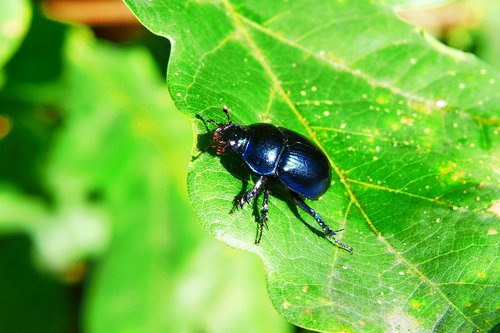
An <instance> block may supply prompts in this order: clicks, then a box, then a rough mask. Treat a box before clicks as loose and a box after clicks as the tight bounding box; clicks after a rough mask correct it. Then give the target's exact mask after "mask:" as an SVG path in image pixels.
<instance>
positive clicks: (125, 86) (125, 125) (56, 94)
mask: <svg viewBox="0 0 500 333" xmlns="http://www.w3.org/2000/svg"><path fill="white" fill-rule="evenodd" d="M146 37H152V36H151V35H150V36H146ZM156 42H157V44H158V46H157V47H158V50H159V52H158V54H159V55H160V57H161V59H162V60H165V59H166V56H167V54H166V53H167V51H168V45H167V44H168V43H167V42H166V41H165V40H163V39H159V38H157V39H156ZM136 43H137V44H140V45H141V46H135V47H133V46H131V45H128V44H127V45H116V44H111V43H109V42H104V41H102V40H98V39H96V38H95V37H93V36H92V33H91V32H90V31H89V30H88V29H82V28H81V27H79V28H75V27H71V26H68V25H66V24H61V23H56V22H54V21H52V20H48V19H47V18H45V17H44V15H43V14H41V13H40V12H39V11H38V10H36V7H35V10H34V17H33V23H32V29H31V30H30V31H29V33H28V35H27V36H26V39H25V40H24V42H23V44H22V46H21V47H20V48H19V50H18V52H17V53H16V55H15V56H14V57H13V58H12V59H11V61H9V63H8V64H7V65H6V67H5V69H6V73H7V74H8V75H6V77H7V79H8V80H7V81H6V84H5V86H4V87H3V88H2V89H1V90H0V120H7V121H8V124H9V127H8V128H7V130H5V132H2V133H4V135H3V136H1V137H0V161H1V163H0V175H1V176H0V250H1V251H0V252H1V255H0V263H1V265H0V282H1V284H2V286H4V287H5V288H4V289H5V290H3V291H2V293H1V297H0V313H1V314H2V315H1V316H0V327H2V330H4V331H8V332H33V331H37V332H79V331H82V330H84V331H97V332H99V331H103V332H107V333H108V332H126V331H131V332H137V331H138V330H139V331H144V330H149V331H152V332H156V331H167V332H168V331H172V332H174V331H175V332H179V331H182V332H199V331H200V330H201V329H203V330H204V331H206V332H235V331H239V332H241V331H243V332H289V331H290V330H291V329H292V326H291V325H290V324H288V323H287V322H286V321H285V320H284V319H283V318H282V317H281V316H279V315H278V314H277V313H276V311H275V310H274V309H273V307H272V305H271V304H270V302H269V301H268V297H267V290H266V288H265V284H264V281H263V280H262V279H261V277H262V276H263V275H264V272H263V267H262V265H261V264H260V261H259V260H258V258H255V256H253V255H252V254H250V253H241V252H236V251H235V250H232V249H229V248H227V247H225V246H223V245H222V244H220V243H219V242H216V241H215V240H213V239H211V238H209V237H208V235H207V234H206V233H205V232H204V231H203V230H202V229H201V227H200V225H199V223H198V221H197V219H196V217H195V215H194V213H193V210H192V207H191V204H190V202H189V200H188V197H187V190H186V177H187V165H188V162H189V154H190V153H189V152H190V148H191V146H192V141H193V140H192V131H191V130H190V125H189V121H188V119H187V118H186V117H185V116H184V115H182V114H181V113H179V112H178V111H177V110H176V109H175V107H174V105H173V103H172V101H171V99H170V97H169V93H168V91H167V89H166V87H165V83H164V80H163V79H162V78H161V75H160V71H159V70H158V69H157V67H156V64H155V63H154V61H153V59H152V56H151V53H150V52H149V50H148V49H146V48H145V47H144V46H143V44H142V43H140V42H138V41H136ZM1 125H3V123H0V126H1ZM0 130H3V128H0ZM33 259H35V260H33ZM234 272H237V273H234ZM241 285H245V286H248V287H249V288H240V286H241ZM193 292H195V293H194V294H193ZM201 310H203V311H201ZM80 316H81V317H82V318H80ZM242 323H243V324H245V325H246V327H245V328H244V329H241V327H240V325H241V324H242Z"/></svg>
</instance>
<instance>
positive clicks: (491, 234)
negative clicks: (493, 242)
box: [488, 228, 498, 236]
mask: <svg viewBox="0 0 500 333" xmlns="http://www.w3.org/2000/svg"><path fill="white" fill-rule="evenodd" d="M497 233H498V231H497V229H495V228H489V229H488V236H493V235H496V234H497Z"/></svg>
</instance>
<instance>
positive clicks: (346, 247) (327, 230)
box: [290, 192, 353, 254]
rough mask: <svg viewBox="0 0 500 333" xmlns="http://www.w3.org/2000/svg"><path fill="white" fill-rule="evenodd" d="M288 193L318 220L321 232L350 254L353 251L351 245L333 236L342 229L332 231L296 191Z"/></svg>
mask: <svg viewBox="0 0 500 333" xmlns="http://www.w3.org/2000/svg"><path fill="white" fill-rule="evenodd" d="M290 193H291V195H292V197H293V200H294V201H295V203H296V204H297V205H298V206H299V207H300V208H302V210H303V211H305V212H306V213H307V214H309V215H311V216H312V217H313V218H314V219H315V220H316V222H318V224H319V225H320V227H321V229H323V232H324V233H325V235H326V236H327V237H328V238H330V239H332V240H333V241H334V242H335V243H336V244H337V245H338V246H339V247H341V248H343V249H344V250H346V251H349V252H350V253H351V254H352V252H353V248H352V247H350V246H349V245H347V244H344V243H343V242H342V241H340V240H339V239H337V238H335V235H336V234H337V233H338V232H339V231H342V230H343V229H340V230H337V231H333V230H332V229H330V227H329V226H328V225H327V224H326V223H325V221H323V219H322V218H321V217H320V216H319V215H318V214H317V213H316V212H315V211H314V209H312V208H311V207H309V206H308V205H307V204H306V203H305V201H304V200H303V199H302V198H301V197H300V196H299V195H297V194H296V193H293V192H290Z"/></svg>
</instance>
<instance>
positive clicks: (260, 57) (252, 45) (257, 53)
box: [223, 0, 477, 327]
mask: <svg viewBox="0 0 500 333" xmlns="http://www.w3.org/2000/svg"><path fill="white" fill-rule="evenodd" d="M223 3H224V5H225V7H226V8H227V10H228V14H229V16H230V17H231V19H232V20H233V22H234V24H235V26H236V27H237V28H239V29H240V31H241V33H242V35H243V36H244V38H245V40H246V41H247V43H248V44H249V45H248V46H249V49H250V52H251V53H252V54H253V56H254V57H255V59H256V60H257V61H258V62H259V63H260V64H261V66H262V67H263V68H264V71H265V72H266V74H267V75H268V76H269V78H270V79H271V81H272V82H273V84H274V86H273V89H276V91H278V92H279V94H280V95H281V97H282V99H283V101H284V102H285V103H286V104H287V105H288V106H289V107H290V109H291V110H292V112H293V113H294V115H295V116H296V117H297V119H298V120H299V121H300V123H301V124H302V125H303V126H304V128H305V129H306V131H307V132H308V133H309V136H310V137H311V138H312V139H313V141H314V142H315V143H316V144H317V145H318V146H319V147H320V148H321V149H322V150H323V151H325V149H324V148H323V146H322V144H321V142H319V141H318V139H317V137H316V133H315V132H314V131H313V130H312V128H311V127H310V126H309V124H308V123H307V121H306V119H305V118H304V117H303V116H302V115H301V114H300V112H299V111H298V110H297V108H296V107H295V104H294V103H293V102H292V101H291V99H290V97H289V96H288V95H287V94H286V92H285V91H284V89H283V87H282V86H281V83H280V80H279V79H278V76H277V75H276V74H275V73H274V71H273V70H272V68H271V66H270V64H269V62H268V61H267V59H266V57H265V55H264V53H263V52H262V50H261V49H260V48H259V46H258V45H257V44H256V42H255V41H254V39H253V38H252V36H251V34H250V33H249V31H248V30H247V28H246V26H245V25H244V24H243V22H242V21H241V19H243V20H245V22H247V23H249V24H250V25H252V26H254V27H257V28H258V29H259V30H261V31H264V32H266V33H267V34H268V35H270V36H272V37H274V38H276V39H277V40H278V41H281V42H283V43H286V44H288V45H290V46H292V47H295V48H297V49H299V50H301V51H303V52H305V53H307V54H310V55H311V56H313V57H316V55H315V54H313V53H312V52H310V51H309V50H307V49H304V48H302V47H300V46H299V45H295V44H293V43H292V42H290V41H288V40H286V39H283V38H282V37H280V36H278V35H276V34H274V33H272V31H269V30H268V29H266V28H264V27H262V26H260V25H259V24H257V23H256V22H254V21H252V20H250V19H248V18H246V17H245V16H243V15H241V14H240V13H238V12H237V11H236V9H235V8H234V7H233V6H232V4H231V3H230V1H229V0H223ZM240 18H241V19H240ZM316 58H317V57H316ZM329 64H330V65H331V66H332V67H334V68H336V69H340V70H344V71H348V72H350V73H351V74H352V75H355V76H358V77H361V78H362V79H365V80H366V81H368V83H370V82H374V83H377V85H376V86H383V85H380V84H378V82H377V81H376V80H375V79H373V78H371V77H369V76H366V75H364V74H363V75H360V74H358V73H354V71H352V70H350V69H349V68H344V67H343V68H337V67H338V66H337V65H338V64H334V63H330V62H329ZM384 88H385V89H388V90H390V91H391V92H393V93H395V94H399V95H401V96H403V97H405V98H407V99H411V98H414V100H415V101H420V102H422V101H424V102H425V103H426V104H430V106H432V107H435V106H434V105H433V103H431V101H429V100H427V99H424V98H422V97H419V96H416V95H413V94H409V93H406V95H405V94H404V93H405V92H403V91H401V90H400V89H398V88H396V90H395V91H393V90H391V89H390V88H389V87H385V86H384ZM326 156H327V157H328V160H329V161H330V163H331V165H332V167H333V169H334V171H335V173H336V174H337V176H338V177H339V178H340V181H341V182H342V184H344V187H345V189H346V191H347V193H348V195H349V198H350V200H351V201H352V202H353V203H354V205H355V206H356V207H357V208H358V210H359V211H360V213H361V215H362V216H363V218H364V219H365V221H366V223H367V224H368V225H369V227H370V229H372V230H373V232H374V233H375V235H377V238H378V239H380V240H381V241H382V242H383V243H384V245H385V246H386V247H387V249H388V250H389V251H390V252H391V253H393V254H394V255H395V256H396V257H397V258H398V259H399V260H400V261H401V262H402V263H404V264H405V265H406V266H407V267H408V268H409V269H410V270H411V271H413V272H414V273H415V274H416V275H417V276H418V277H419V278H420V279H421V280H422V281H423V282H424V283H426V284H427V285H429V286H430V287H431V288H432V289H433V290H435V291H436V292H437V293H438V294H439V295H440V296H441V297H442V299H443V300H445V301H446V303H448V304H449V305H450V306H451V307H452V308H453V309H454V310H455V311H456V312H457V313H459V314H460V315H461V316H462V317H463V318H464V319H465V320H466V321H468V322H469V323H470V324H471V325H473V326H474V327H477V325H476V324H475V323H474V322H473V321H472V320H471V319H470V318H469V317H467V316H466V315H465V313H463V312H462V311H461V310H460V309H459V308H458V306H457V305H455V303H454V302H452V301H451V300H450V299H449V298H448V297H447V296H446V294H445V293H444V292H443V291H442V290H441V289H440V288H439V287H438V286H437V285H436V284H435V283H433V282H432V281H431V280H430V279H429V278H428V277H427V276H426V275H425V274H424V273H423V272H421V271H420V270H419V269H418V268H417V267H416V266H415V265H413V264H412V263H411V262H410V261H409V260H408V259H406V257H404V256H403V255H402V254H401V253H400V252H399V251H397V250H396V248H394V247H393V246H392V245H391V243H390V242H389V241H388V240H387V239H385V238H384V237H383V236H382V234H381V232H380V231H379V230H378V229H377V228H376V227H375V225H374V224H373V221H372V220H371V219H370V217H369V216H368V214H367V213H366V211H365V210H364V209H363V207H362V206H361V204H360V202H359V201H358V199H357V197H356V195H355V194H354V192H353V190H352V189H351V187H350V185H349V183H348V182H347V180H346V177H345V176H344V175H343V173H342V170H341V169H340V168H339V167H338V166H337V165H336V163H335V162H334V161H333V159H332V158H331V156H330V155H329V154H326ZM339 251H340V250H337V251H335V253H336V254H337V253H338V252H339ZM336 258H337V255H335V258H334V259H335V260H334V261H333V262H332V264H331V265H332V269H333V267H334V266H335V264H336Z"/></svg>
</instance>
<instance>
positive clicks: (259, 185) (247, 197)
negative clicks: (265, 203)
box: [238, 176, 266, 208]
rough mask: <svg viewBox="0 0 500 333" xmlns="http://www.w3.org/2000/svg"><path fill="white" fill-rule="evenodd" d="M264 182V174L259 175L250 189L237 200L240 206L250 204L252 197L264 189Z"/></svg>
mask: <svg viewBox="0 0 500 333" xmlns="http://www.w3.org/2000/svg"><path fill="white" fill-rule="evenodd" d="M265 183H266V178H265V177H264V176H260V177H259V179H257V181H256V182H255V184H254V186H253V187H252V189H251V190H250V191H248V192H247V193H245V194H243V196H242V197H241V198H240V199H239V200H238V201H239V204H240V207H241V208H243V207H244V206H245V204H250V202H251V201H252V199H253V198H254V197H255V196H257V195H259V193H260V192H262V190H263V189H264V184H265Z"/></svg>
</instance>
